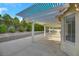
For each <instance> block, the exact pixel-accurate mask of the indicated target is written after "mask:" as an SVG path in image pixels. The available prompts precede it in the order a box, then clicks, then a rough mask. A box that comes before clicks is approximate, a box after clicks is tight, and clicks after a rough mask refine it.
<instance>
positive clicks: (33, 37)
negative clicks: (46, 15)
mask: <svg viewBox="0 0 79 59" xmlns="http://www.w3.org/2000/svg"><path fill="white" fill-rule="evenodd" d="M34 24H35V22H34V20H33V21H32V41H33V40H34Z"/></svg>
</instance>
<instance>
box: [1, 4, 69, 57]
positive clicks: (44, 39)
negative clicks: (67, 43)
mask: <svg viewBox="0 0 79 59" xmlns="http://www.w3.org/2000/svg"><path fill="white" fill-rule="evenodd" d="M67 7H68V4H62V3H41V4H40V3H36V4H33V5H32V6H31V7H29V8H27V9H25V10H23V11H21V12H20V13H18V14H17V15H18V16H21V17H23V19H24V20H26V21H27V22H32V32H31V36H29V37H25V38H21V39H19V40H14V41H8V42H4V43H0V47H1V48H0V55H5V56H6V55H11V56H13V55H14V56H66V55H67V54H65V53H64V52H63V51H61V47H60V44H61V33H60V32H61V29H57V30H56V31H57V32H56V33H53V32H51V30H52V29H53V26H56V25H60V26H61V22H60V21H59V18H58V15H60V14H61V13H60V12H61V11H62V10H64V8H67ZM35 23H39V24H42V25H44V31H43V34H38V35H35V31H34V29H35V27H34V24H35ZM46 27H49V29H47V28H46ZM51 28H52V29H51ZM47 30H49V31H48V32H47Z"/></svg>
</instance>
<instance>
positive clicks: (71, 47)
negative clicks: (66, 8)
mask: <svg viewBox="0 0 79 59" xmlns="http://www.w3.org/2000/svg"><path fill="white" fill-rule="evenodd" d="M73 13H74V12H73ZM73 13H72V12H68V13H67V14H65V15H64V16H66V15H70V14H73ZM76 20H77V19H76ZM61 24H62V25H61V27H62V28H61V50H62V51H64V52H65V53H66V54H68V55H76V51H75V48H76V45H78V44H76V45H75V43H72V42H70V41H67V40H65V35H64V34H66V33H64V31H65V29H64V20H63V17H62V22H61ZM78 24H79V23H78ZM76 25H77V24H76ZM77 26H78V25H77ZM77 28H78V27H77ZM76 31H78V29H76ZM78 34H79V33H77V35H78ZM78 38H79V37H78ZM76 39H77V38H76ZM76 39H75V40H76Z"/></svg>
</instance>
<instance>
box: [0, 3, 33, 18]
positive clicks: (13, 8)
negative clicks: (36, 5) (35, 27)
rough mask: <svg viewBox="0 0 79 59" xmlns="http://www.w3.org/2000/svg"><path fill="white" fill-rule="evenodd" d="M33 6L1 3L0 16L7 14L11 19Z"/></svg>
mask: <svg viewBox="0 0 79 59" xmlns="http://www.w3.org/2000/svg"><path fill="white" fill-rule="evenodd" d="M31 5H32V4H31V3H0V14H2V15H3V14H5V13H7V14H9V15H10V16H11V17H15V16H16V14H17V13H19V12H20V11H22V10H24V9H25V8H28V7H30V6H31ZM19 18H20V17H19Z"/></svg>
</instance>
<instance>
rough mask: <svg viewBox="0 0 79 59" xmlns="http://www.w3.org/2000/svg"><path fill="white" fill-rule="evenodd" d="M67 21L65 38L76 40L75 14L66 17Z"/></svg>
mask: <svg viewBox="0 0 79 59" xmlns="http://www.w3.org/2000/svg"><path fill="white" fill-rule="evenodd" d="M64 21H65V24H64V25H65V32H64V33H65V39H66V40H68V41H71V42H75V14H72V15H68V16H66V17H64Z"/></svg>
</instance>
